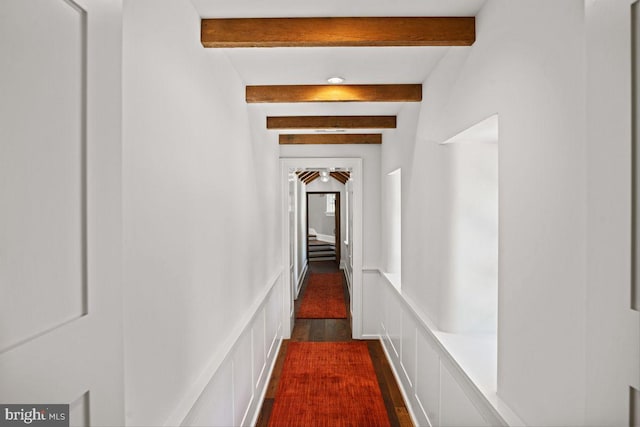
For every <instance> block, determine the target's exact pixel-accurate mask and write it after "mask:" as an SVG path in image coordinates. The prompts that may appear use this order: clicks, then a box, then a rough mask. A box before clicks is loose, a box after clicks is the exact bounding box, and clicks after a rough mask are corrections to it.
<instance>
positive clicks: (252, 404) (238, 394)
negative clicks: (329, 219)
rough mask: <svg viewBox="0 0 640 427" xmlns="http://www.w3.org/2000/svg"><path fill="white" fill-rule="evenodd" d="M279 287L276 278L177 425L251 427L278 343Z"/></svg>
mask: <svg viewBox="0 0 640 427" xmlns="http://www.w3.org/2000/svg"><path fill="white" fill-rule="evenodd" d="M282 286H284V285H283V281H282V276H281V275H278V277H277V278H276V280H275V281H274V282H273V284H272V286H271V287H270V289H269V291H268V292H267V294H266V295H265V297H264V299H263V300H262V302H261V303H260V304H259V306H258V307H257V310H256V311H255V314H254V315H253V317H252V318H251V319H250V320H249V321H248V322H247V324H246V325H245V327H244V328H243V329H242V330H241V331H240V333H239V335H238V336H237V338H236V340H235V342H233V344H232V345H231V346H230V348H229V349H228V351H227V352H226V356H225V357H224V359H223V360H222V362H221V363H220V364H219V366H217V367H216V368H215V369H214V370H213V371H212V372H211V373H209V377H210V379H209V380H208V382H207V383H206V386H205V387H204V389H203V390H202V392H200V393H199V397H198V398H197V400H196V402H195V404H193V406H192V408H191V410H190V411H189V414H188V415H187V416H186V418H185V419H184V420H183V422H182V424H181V425H183V426H245V425H253V424H255V421H256V418H257V416H258V413H259V410H260V407H261V405H262V401H263V399H264V393H265V391H266V387H267V385H268V382H269V378H270V377H271V370H272V369H273V364H274V362H275V359H276V357H277V355H278V349H279V348H280V343H281V342H282V339H281V338H280V336H281V332H282V331H281V329H282V316H281V313H282V310H283V307H282V303H283V296H282Z"/></svg>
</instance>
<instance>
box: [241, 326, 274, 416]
mask: <svg viewBox="0 0 640 427" xmlns="http://www.w3.org/2000/svg"><path fill="white" fill-rule="evenodd" d="M280 347H282V338H280V337H278V343H277V344H276V348H275V349H274V350H275V352H274V354H273V358H272V360H271V364H270V366H269V369H268V370H267V372H266V375H267V376H266V379H267V380H266V381H265V382H264V386H263V387H262V390H260V393H259V395H258V400H257V402H258V405H257V406H256V411H255V413H254V414H253V415H252V416H251V424H249V425H252V426H255V425H256V423H257V422H258V417H259V416H260V411H262V404H263V403H264V397H265V396H266V394H267V389H268V388H269V382H270V381H271V375H272V374H273V370H274V369H275V367H276V361H277V360H278V353H280ZM247 415H249V414H248V413H247ZM246 418H247V417H245V420H246ZM243 425H244V423H243Z"/></svg>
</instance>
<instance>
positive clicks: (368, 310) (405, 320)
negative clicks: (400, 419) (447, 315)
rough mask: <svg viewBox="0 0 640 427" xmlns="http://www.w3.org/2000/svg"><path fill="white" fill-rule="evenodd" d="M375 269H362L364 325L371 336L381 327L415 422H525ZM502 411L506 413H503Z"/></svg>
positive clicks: (381, 332)
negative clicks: (486, 390) (487, 391)
mask: <svg viewBox="0 0 640 427" xmlns="http://www.w3.org/2000/svg"><path fill="white" fill-rule="evenodd" d="M375 271H376V272H377V274H374V270H367V271H365V272H364V273H365V274H364V275H363V277H364V286H363V300H364V305H365V320H366V323H365V325H366V327H365V329H364V330H365V333H366V334H367V338H372V337H373V335H374V334H375V333H377V334H378V338H379V339H380V340H381V341H382V344H383V347H384V350H385V353H386V355H387V358H388V359H389V363H390V365H391V368H392V370H393V371H394V374H395V376H396V379H397V381H398V385H399V386H400V388H401V391H402V394H403V396H404V398H405V402H406V404H407V408H408V410H409V413H410V414H411V417H412V418H413V421H414V423H415V424H416V425H420V426H427V425H428V426H432V427H436V426H469V425H473V426H489V425H497V426H506V425H522V422H521V421H520V420H519V419H518V418H517V416H515V415H514V414H513V413H512V412H511V411H510V410H509V409H508V408H506V407H505V406H504V404H503V403H502V402H500V405H501V406H500V408H499V409H496V408H495V407H494V406H493V403H491V402H493V401H494V400H496V397H495V396H490V397H489V398H488V397H486V396H484V395H483V393H482V391H481V390H480V389H479V388H478V387H477V386H476V385H475V384H474V383H473V382H472V381H471V379H470V378H469V376H468V375H467V374H466V373H465V372H464V370H463V369H462V368H461V367H460V366H459V364H458V363H457V362H456V360H455V359H454V358H453V356H452V355H451V353H449V352H448V350H447V349H446V348H445V346H444V345H443V344H442V343H441V342H440V341H439V340H438V338H437V337H436V335H435V334H434V333H435V332H437V331H436V330H435V328H434V327H433V326H432V325H431V323H430V321H429V320H428V319H425V318H423V317H421V315H420V314H418V313H419V312H417V311H416V310H415V309H414V308H413V306H412V305H411V304H410V303H409V302H408V301H407V300H406V299H405V297H404V296H403V295H402V294H401V292H400V291H399V290H398V289H397V288H396V287H394V285H393V284H391V282H389V280H387V278H386V277H385V276H384V274H383V273H381V272H379V271H377V270H375ZM374 324H376V325H377V326H373V325H374ZM374 331H377V332H374ZM503 412H506V413H507V415H505V416H504V417H503V416H502V415H501V414H502V413H503ZM506 420H509V421H506Z"/></svg>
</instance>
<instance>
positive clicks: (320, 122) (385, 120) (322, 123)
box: [267, 116, 396, 129]
mask: <svg viewBox="0 0 640 427" xmlns="http://www.w3.org/2000/svg"><path fill="white" fill-rule="evenodd" d="M395 128H396V116H284V117H267V129H395Z"/></svg>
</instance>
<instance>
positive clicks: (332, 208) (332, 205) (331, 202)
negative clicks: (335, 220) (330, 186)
mask: <svg viewBox="0 0 640 427" xmlns="http://www.w3.org/2000/svg"><path fill="white" fill-rule="evenodd" d="M325 196H326V199H327V208H326V211H325V212H326V214H327V216H333V215H335V214H336V195H335V194H326V195H325Z"/></svg>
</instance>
